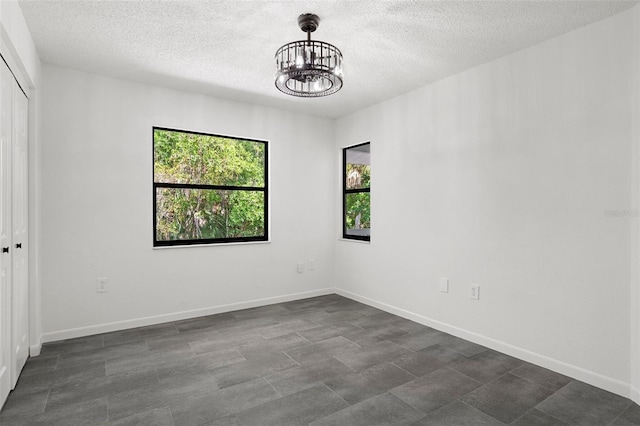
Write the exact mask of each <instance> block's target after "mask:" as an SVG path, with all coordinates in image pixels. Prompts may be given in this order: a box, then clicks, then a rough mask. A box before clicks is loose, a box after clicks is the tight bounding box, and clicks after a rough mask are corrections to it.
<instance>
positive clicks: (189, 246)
mask: <svg viewBox="0 0 640 426" xmlns="http://www.w3.org/2000/svg"><path fill="white" fill-rule="evenodd" d="M255 244H271V241H241V242H237V243H214V244H184V245H175V246H157V247H152V248H153V250H171V249H185V248H195V247H227V246H246V245H255Z"/></svg>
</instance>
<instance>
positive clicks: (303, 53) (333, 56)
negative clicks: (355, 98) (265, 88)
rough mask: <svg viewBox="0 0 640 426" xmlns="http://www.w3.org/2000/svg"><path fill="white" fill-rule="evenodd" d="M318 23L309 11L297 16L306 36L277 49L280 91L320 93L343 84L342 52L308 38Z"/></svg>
mask: <svg viewBox="0 0 640 426" xmlns="http://www.w3.org/2000/svg"><path fill="white" fill-rule="evenodd" d="M319 23H320V18H319V17H318V16H317V15H313V14H310V13H307V14H304V15H300V17H298V25H299V26H300V29H301V30H302V31H304V32H306V33H307V39H306V40H299V41H293V42H291V43H287V44H285V45H283V46H282V47H280V48H279V49H278V50H277V51H276V55H275V60H276V82H275V83H276V87H277V88H278V90H280V91H281V92H283V93H286V94H288V95H291V96H298V97H320V96H328V95H331V94H333V93H336V92H337V91H338V90H340V89H341V88H342V79H343V71H342V52H340V50H339V49H338V48H337V47H335V46H334V45H332V44H329V43H325V42H323V41H318V40H311V33H312V32H314V31H315V30H316V29H317V28H318V25H319Z"/></svg>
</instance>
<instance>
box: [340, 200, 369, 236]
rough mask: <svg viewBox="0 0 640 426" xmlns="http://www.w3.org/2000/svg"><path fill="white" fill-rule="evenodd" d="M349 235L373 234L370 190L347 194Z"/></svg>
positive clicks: (347, 228) (346, 217)
mask: <svg viewBox="0 0 640 426" xmlns="http://www.w3.org/2000/svg"><path fill="white" fill-rule="evenodd" d="M345 201H346V216H345V225H346V230H347V235H366V236H368V235H370V234H371V229H370V228H371V209H370V206H371V196H370V194H369V193H368V192H356V193H353V194H346V200H345Z"/></svg>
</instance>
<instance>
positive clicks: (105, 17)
mask: <svg viewBox="0 0 640 426" xmlns="http://www.w3.org/2000/svg"><path fill="white" fill-rule="evenodd" d="M636 3H637V1H560V0H549V1H531V0H512V1H507V0H501V1H419V0H418V1H408V0H397V1H389V0H387V1H372V0H369V1H357V0H352V1H345V0H342V1H301V0H297V1H296V0H288V1H271V0H260V1H258V0H254V1H252V0H216V1H188V0H185V1H95V0H75V1H68V0H43V1H38V0H20V6H21V8H22V11H23V13H24V16H25V19H26V21H27V25H28V26H29V29H30V31H31V34H32V36H33V39H34V42H35V44H36V47H37V49H38V52H39V54H40V58H41V59H42V61H43V62H45V63H50V64H56V65H61V66H64V67H69V68H75V69H79V70H84V71H89V72H93V73H98V74H104V75H110V76H114V77H119V78H124V79H129V80H135V81H141V82H146V83H153V84H159V85H163V86H168V87H174V88H178V89H185V90H190V91H194V92H200V93H206V94H210V95H214V96H218V97H222V98H228V99H235V100H240V101H247V102H252V103H255V104H260V105H267V106H275V107H279V108H287V109H292V110H298V111H305V112H307V113H310V114H315V115H322V116H327V117H340V116H343V115H346V114H349V113H351V112H354V111H357V110H359V109H361V108H364V107H367V106H369V105H372V104H375V103H377V102H380V101H382V100H385V99H389V98H391V97H394V96H397V95H400V94H402V93H406V92H408V91H410V90H413V89H416V88H418V87H421V86H424V85H426V84H428V83H430V82H433V81H436V80H439V79H442V78H445V77H448V76H450V75H453V74H455V73H458V72H460V71H463V70H465V69H469V68H471V67H474V66H476V65H479V64H482V63H485V62H488V61H490V60H493V59H496V58H498V57H501V56H504V55H506V54H509V53H512V52H515V51H517V50H520V49H523V48H525V47H528V46H532V45H534V44H537V43H540V42H542V41H544V40H547V39H549V38H552V37H554V36H557V35H560V34H563V33H566V32H569V31H571V30H574V29H576V28H579V27H581V26H584V25H587V24H589V23H592V22H595V21H597V20H600V19H603V18H606V17H608V16H611V15H613V14H616V13H618V12H621V11H623V10H625V9H627V8H629V7H631V6H633V5H635V4H636ZM301 13H315V14H317V15H319V16H320V18H321V22H320V26H319V28H318V30H317V31H316V32H315V33H313V35H312V38H313V39H317V40H321V41H326V42H328V43H331V44H334V45H336V46H337V47H338V48H339V49H340V50H341V51H342V53H343V55H344V59H345V85H344V87H343V89H342V90H341V91H340V92H338V93H337V94H335V95H332V96H329V97H325V98H316V99H300V98H293V97H290V96H287V95H284V94H282V93H280V92H279V91H278V90H277V89H276V88H275V86H274V82H273V75H274V71H275V64H274V59H273V55H274V53H275V51H276V50H277V49H278V48H279V47H280V46H281V45H283V44H285V43H287V42H290V41H294V40H300V39H303V38H304V37H305V34H304V33H303V32H302V31H300V29H299V28H298V25H297V17H298V15H300V14H301Z"/></svg>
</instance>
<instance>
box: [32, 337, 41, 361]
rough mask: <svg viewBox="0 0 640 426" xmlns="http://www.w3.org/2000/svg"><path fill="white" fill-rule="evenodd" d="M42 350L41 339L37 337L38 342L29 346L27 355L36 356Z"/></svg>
mask: <svg viewBox="0 0 640 426" xmlns="http://www.w3.org/2000/svg"><path fill="white" fill-rule="evenodd" d="M41 350H42V339H39V341H38V343H36V344H35V345H31V346H29V356H30V357H32V356H38V355H40V351H41Z"/></svg>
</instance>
